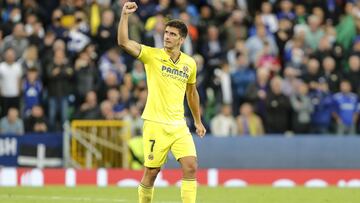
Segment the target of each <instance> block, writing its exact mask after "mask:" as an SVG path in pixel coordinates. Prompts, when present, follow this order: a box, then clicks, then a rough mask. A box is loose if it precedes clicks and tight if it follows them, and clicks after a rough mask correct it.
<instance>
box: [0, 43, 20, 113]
mask: <svg viewBox="0 0 360 203" xmlns="http://www.w3.org/2000/svg"><path fill="white" fill-rule="evenodd" d="M22 76H23V71H22V68H21V65H20V63H18V62H16V53H15V50H14V49H13V48H11V47H10V48H8V49H7V50H6V51H5V54H4V61H3V62H1V63H0V90H1V92H0V96H1V116H4V115H5V114H6V113H7V112H8V109H9V108H10V107H15V108H16V109H19V107H20V89H21V88H20V84H21V78H22Z"/></svg>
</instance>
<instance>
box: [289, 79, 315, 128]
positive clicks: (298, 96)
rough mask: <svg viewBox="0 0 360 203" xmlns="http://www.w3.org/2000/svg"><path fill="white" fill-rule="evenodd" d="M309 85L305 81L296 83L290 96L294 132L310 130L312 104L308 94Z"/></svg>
mask: <svg viewBox="0 0 360 203" xmlns="http://www.w3.org/2000/svg"><path fill="white" fill-rule="evenodd" d="M308 91H309V87H308V85H307V84H306V83H303V82H300V83H297V87H296V93H295V94H293V95H291V96H290V102H291V107H292V109H293V114H292V119H291V120H292V131H293V132H294V133H296V134H307V133H309V132H310V122H311V113H312V112H313V105H312V103H311V99H310V97H309V95H308Z"/></svg>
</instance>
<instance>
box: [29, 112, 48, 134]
mask: <svg viewBox="0 0 360 203" xmlns="http://www.w3.org/2000/svg"><path fill="white" fill-rule="evenodd" d="M24 123H25V132H27V133H28V132H29V133H32V132H36V133H45V132H47V131H48V129H49V127H48V126H49V125H48V123H47V119H46V117H45V115H44V110H43V108H42V107H41V106H39V105H35V106H33V107H32V109H31V114H30V115H29V116H28V117H27V118H25V121H24Z"/></svg>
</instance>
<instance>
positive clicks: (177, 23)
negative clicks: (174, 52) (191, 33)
mask: <svg viewBox="0 0 360 203" xmlns="http://www.w3.org/2000/svg"><path fill="white" fill-rule="evenodd" d="M168 26H169V27H174V28H177V29H178V30H179V33H180V36H181V37H183V38H185V37H186V36H187V34H188V29H187V27H186V25H185V23H184V22H183V21H181V20H170V21H169V22H167V23H166V25H165V27H168Z"/></svg>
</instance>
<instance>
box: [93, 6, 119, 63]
mask: <svg viewBox="0 0 360 203" xmlns="http://www.w3.org/2000/svg"><path fill="white" fill-rule="evenodd" d="M114 22H115V15H114V12H113V11H112V10H105V11H104V12H103V13H102V18H101V24H100V26H99V28H98V30H97V34H96V44H97V45H98V50H97V52H98V54H99V55H100V56H101V55H103V54H104V53H105V52H106V51H107V50H108V49H110V48H111V47H113V46H114V42H115V41H116V27H115V24H114Z"/></svg>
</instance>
